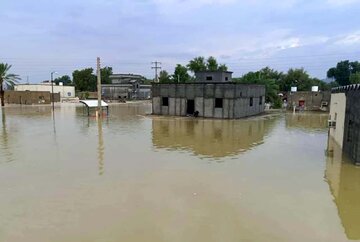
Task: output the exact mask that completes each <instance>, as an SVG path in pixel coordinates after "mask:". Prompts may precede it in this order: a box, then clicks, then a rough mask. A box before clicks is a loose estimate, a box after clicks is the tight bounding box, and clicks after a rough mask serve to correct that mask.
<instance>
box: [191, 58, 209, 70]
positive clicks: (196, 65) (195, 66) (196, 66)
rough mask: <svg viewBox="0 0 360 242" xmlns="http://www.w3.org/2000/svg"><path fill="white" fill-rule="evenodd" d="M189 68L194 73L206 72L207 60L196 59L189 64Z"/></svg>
mask: <svg viewBox="0 0 360 242" xmlns="http://www.w3.org/2000/svg"><path fill="white" fill-rule="evenodd" d="M187 68H188V69H189V70H190V71H192V72H194V73H195V72H198V71H206V69H207V67H206V63H205V58H204V57H202V56H199V57H195V58H194V59H193V60H191V61H190V62H189V64H187Z"/></svg>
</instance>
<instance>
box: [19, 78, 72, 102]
mask: <svg viewBox="0 0 360 242" xmlns="http://www.w3.org/2000/svg"><path fill="white" fill-rule="evenodd" d="M14 90H15V91H32V92H51V93H52V92H54V94H57V93H58V94H59V95H60V99H67V98H74V97H75V87H74V86H64V85H63V84H62V83H61V82H60V83H59V85H56V84H55V83H53V86H52V85H51V82H43V83H38V84H16V85H15V86H14Z"/></svg>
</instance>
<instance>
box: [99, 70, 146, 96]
mask: <svg viewBox="0 0 360 242" xmlns="http://www.w3.org/2000/svg"><path fill="white" fill-rule="evenodd" d="M110 80H111V84H102V96H103V98H104V99H106V100H111V101H120V100H143V99H150V97H151V85H148V84H145V80H146V78H145V77H143V76H141V75H134V74H115V75H111V76H110Z"/></svg>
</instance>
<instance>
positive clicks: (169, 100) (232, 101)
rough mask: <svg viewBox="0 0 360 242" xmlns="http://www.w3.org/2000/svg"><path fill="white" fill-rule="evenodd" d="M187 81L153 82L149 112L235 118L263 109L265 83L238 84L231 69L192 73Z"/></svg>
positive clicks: (256, 112) (259, 111)
mask: <svg viewBox="0 0 360 242" xmlns="http://www.w3.org/2000/svg"><path fill="white" fill-rule="evenodd" d="M195 77H196V78H195V82H191V83H153V84H152V96H153V97H152V104H153V110H152V113H153V114H155V115H174V116H187V115H190V116H199V117H205V118H222V119H236V118H243V117H247V116H252V115H257V114H260V113H262V112H264V107H265V105H264V104H265V86H263V85H251V84H239V83H235V82H233V81H232V72H228V71H203V72H197V73H195Z"/></svg>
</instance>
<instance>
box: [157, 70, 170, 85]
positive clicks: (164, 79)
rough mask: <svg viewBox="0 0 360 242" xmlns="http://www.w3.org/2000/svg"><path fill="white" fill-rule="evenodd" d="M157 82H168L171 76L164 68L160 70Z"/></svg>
mask: <svg viewBox="0 0 360 242" xmlns="http://www.w3.org/2000/svg"><path fill="white" fill-rule="evenodd" d="M159 82H160V83H169V82H171V76H170V75H169V73H168V72H167V71H165V70H162V71H160V74H159Z"/></svg>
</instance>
